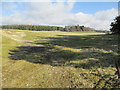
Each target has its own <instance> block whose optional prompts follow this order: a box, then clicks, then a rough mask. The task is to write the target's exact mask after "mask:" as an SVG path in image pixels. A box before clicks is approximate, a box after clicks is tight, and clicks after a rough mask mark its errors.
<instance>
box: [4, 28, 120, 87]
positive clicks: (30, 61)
mask: <svg viewBox="0 0 120 90" xmlns="http://www.w3.org/2000/svg"><path fill="white" fill-rule="evenodd" d="M18 33H19V34H18ZM2 35H3V42H2V44H3V56H2V57H3V62H4V63H3V72H2V73H3V88H99V87H100V88H108V87H112V88H113V87H119V85H118V83H119V81H118V80H117V76H116V75H114V73H115V71H116V69H115V66H114V61H115V60H116V59H117V58H118V57H117V47H118V46H117V42H118V40H117V36H115V35H105V34H104V33H97V32H80V33H78V32H77V33H76V32H60V31H22V30H9V29H8V30H3V34H2ZM8 35H9V36H8ZM17 36H19V38H17V39H15V37H17ZM8 43H9V44H8Z"/></svg>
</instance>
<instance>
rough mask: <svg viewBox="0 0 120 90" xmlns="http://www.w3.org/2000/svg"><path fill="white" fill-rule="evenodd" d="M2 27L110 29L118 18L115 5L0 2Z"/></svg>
mask: <svg viewBox="0 0 120 90" xmlns="http://www.w3.org/2000/svg"><path fill="white" fill-rule="evenodd" d="M0 5H1V6H2V11H0V20H2V24H35V25H59V26H65V25H84V26H87V27H92V28H95V29H98V30H106V29H107V30H109V28H110V23H111V21H113V19H114V18H115V17H116V16H117V15H118V3H117V1H116V2H113V1H112V2H108V1H107V2H93V1H92V2H87V1H86V2H80V1H75V0H72V1H71V0H47V1H44V2H43V1H39V2H38V1H36V2H35V0H34V1H30V0H29V2H28V1H26V2H25V1H19V2H17V1H16V0H9V2H7V1H2V2H1V3H0Z"/></svg>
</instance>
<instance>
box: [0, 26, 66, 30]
mask: <svg viewBox="0 0 120 90" xmlns="http://www.w3.org/2000/svg"><path fill="white" fill-rule="evenodd" d="M0 27H1V28H2V29H20V30H33V31H64V28H63V27H58V26H41V25H1V26H0Z"/></svg>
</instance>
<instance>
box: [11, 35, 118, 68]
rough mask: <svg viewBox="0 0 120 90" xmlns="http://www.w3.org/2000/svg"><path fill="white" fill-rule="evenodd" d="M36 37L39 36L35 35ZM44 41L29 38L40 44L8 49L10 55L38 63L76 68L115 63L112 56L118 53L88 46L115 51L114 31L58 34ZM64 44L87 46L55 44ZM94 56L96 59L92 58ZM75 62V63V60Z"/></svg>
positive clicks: (15, 58) (105, 65)
mask: <svg viewBox="0 0 120 90" xmlns="http://www.w3.org/2000/svg"><path fill="white" fill-rule="evenodd" d="M38 38H39V37H38ZM44 39H45V40H43V41H39V40H38V41H35V42H32V43H31V42H30V43H31V44H36V45H43V46H36V45H34V46H21V47H17V49H16V50H10V53H9V54H10V57H9V58H10V59H12V60H26V61H29V62H33V63H38V64H49V65H52V66H73V67H75V68H87V69H89V68H91V67H108V66H114V60H115V59H117V58H118V57H117V56H116V55H114V54H113V53H112V52H111V53H104V52H101V51H94V50H93V51H91V50H89V49H90V48H98V49H103V50H108V51H109V50H112V51H113V52H117V49H118V47H117V44H118V41H117V36H113V35H89V36H74V35H59V36H58V37H49V38H44ZM55 45H57V46H63V47H68V48H73V49H84V50H85V49H88V50H86V51H85V52H73V51H71V50H61V49H59V48H56V47H54V46H55ZM91 58H94V59H96V60H91ZM76 62H77V63H76Z"/></svg>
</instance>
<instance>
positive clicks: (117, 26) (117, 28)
mask: <svg viewBox="0 0 120 90" xmlns="http://www.w3.org/2000/svg"><path fill="white" fill-rule="evenodd" d="M111 27H112V28H111V29H110V30H111V31H112V33H113V34H120V16H117V17H116V18H115V19H114V22H112V23H111Z"/></svg>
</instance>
